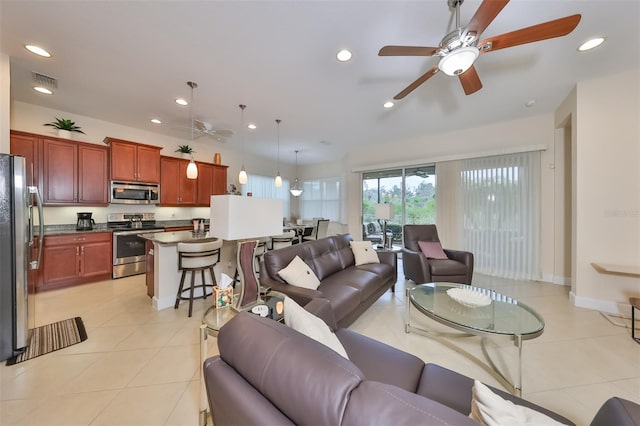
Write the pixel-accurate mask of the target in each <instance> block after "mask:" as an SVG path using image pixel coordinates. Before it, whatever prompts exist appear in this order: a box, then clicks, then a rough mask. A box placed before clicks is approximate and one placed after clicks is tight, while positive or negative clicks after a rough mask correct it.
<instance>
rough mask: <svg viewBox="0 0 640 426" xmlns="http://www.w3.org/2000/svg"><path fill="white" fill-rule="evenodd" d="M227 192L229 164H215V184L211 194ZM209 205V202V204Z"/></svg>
mask: <svg viewBox="0 0 640 426" xmlns="http://www.w3.org/2000/svg"><path fill="white" fill-rule="evenodd" d="M226 193H227V166H218V165H214V166H213V185H212V188H211V195H224V194H226ZM207 205H208V204H207Z"/></svg>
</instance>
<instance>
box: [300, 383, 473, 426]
mask: <svg viewBox="0 0 640 426" xmlns="http://www.w3.org/2000/svg"><path fill="white" fill-rule="evenodd" d="M309 424H310V423H309ZM341 424H342V425H343V426H352V425H353V426H356V425H357V426H360V425H395V426H397V425H407V426H409V425H411V426H414V425H434V426H440V425H441V426H452V425H456V426H467V425H469V426H472V425H474V426H478V423H476V422H474V421H473V420H471V419H470V418H469V417H467V416H465V415H463V414H459V413H455V412H452V411H451V409H450V408H448V407H446V406H444V405H442V404H440V403H438V402H436V401H432V400H429V399H427V398H423V397H421V396H419V395H416V394H415V393H411V392H408V391H406V390H404V389H401V388H398V387H396V386H391V385H387V384H384V383H378V382H373V381H364V382H362V384H361V385H360V386H358V388H356V389H355V390H354V391H353V392H352V393H351V397H350V400H349V404H348V405H347V409H346V411H345V413H344V419H343V421H342V423H341Z"/></svg>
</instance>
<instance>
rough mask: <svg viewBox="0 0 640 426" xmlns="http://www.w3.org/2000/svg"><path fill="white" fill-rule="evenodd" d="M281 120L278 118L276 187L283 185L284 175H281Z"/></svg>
mask: <svg viewBox="0 0 640 426" xmlns="http://www.w3.org/2000/svg"><path fill="white" fill-rule="evenodd" d="M281 121H282V120H280V119H279V118H276V124H277V126H278V173H277V174H276V188H280V187H281V186H282V176H280V122H281Z"/></svg>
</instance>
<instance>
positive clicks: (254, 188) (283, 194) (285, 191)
mask: <svg viewBox="0 0 640 426" xmlns="http://www.w3.org/2000/svg"><path fill="white" fill-rule="evenodd" d="M249 192H250V193H251V195H252V196H254V197H261V198H277V199H279V200H282V214H283V215H284V217H290V216H291V214H290V207H289V181H288V180H287V179H282V186H281V187H280V188H276V185H275V177H271V176H259V175H249V177H248V182H247V183H246V184H245V185H242V193H243V194H244V195H247V193H249ZM256 213H258V212H256Z"/></svg>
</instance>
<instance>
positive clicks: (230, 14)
mask: <svg viewBox="0 0 640 426" xmlns="http://www.w3.org/2000/svg"><path fill="white" fill-rule="evenodd" d="M479 4H480V1H478V0H467V1H466V2H465V3H464V4H463V5H462V7H461V23H462V24H463V25H464V24H466V23H467V22H468V21H469V20H470V19H471V17H472V16H473V14H474V13H475V11H476V9H477V8H478V6H479ZM0 13H1V22H0V24H1V38H0V40H1V48H2V51H3V52H4V53H6V54H8V55H9V56H10V58H11V98H12V99H15V100H19V101H23V102H27V103H32V104H37V105H42V106H45V107H48V108H54V109H57V110H62V111H67V112H70V113H75V114H81V115H85V116H89V117H94V118H97V119H101V120H105V121H109V122H114V123H118V124H122V125H127V126H131V127H135V128H142V129H146V130H149V131H153V132H157V133H163V134H167V135H170V136H178V137H184V138H185V139H188V138H190V134H189V131H188V130H184V129H178V128H177V127H176V125H179V124H182V125H187V126H188V123H189V109H188V108H185V107H178V106H177V105H176V104H175V103H174V100H175V98H177V97H187V98H188V97H189V87H188V86H187V84H186V82H187V81H195V82H196V83H198V85H199V87H198V88H197V89H196V91H195V95H194V96H195V97H194V114H195V116H196V118H199V119H203V120H206V121H209V122H212V123H213V124H214V125H215V126H216V128H218V129H231V130H233V131H234V132H235V133H236V136H235V137H233V138H232V139H231V140H229V141H228V142H227V143H228V144H230V146H237V147H238V148H239V146H240V137H239V136H238V132H239V127H240V110H239V108H238V104H240V103H244V104H247V105H248V107H247V109H246V112H245V122H246V123H248V122H255V123H256V124H257V126H258V128H257V129H256V130H254V131H247V132H245V135H246V139H245V143H246V149H247V150H249V149H251V150H252V151H254V152H255V153H256V154H258V155H263V156H267V157H273V158H275V155H276V153H275V152H276V125H275V122H274V120H275V119H276V118H280V119H282V124H281V128H280V133H281V150H282V154H281V157H282V160H283V161H286V162H293V161H294V154H293V151H294V149H300V150H301V154H300V159H299V160H300V163H305V162H321V161H331V160H336V159H339V158H341V157H342V155H344V153H345V152H348V151H349V150H350V149H353V148H355V147H362V146H366V145H372V144H379V143H390V142H393V141H394V140H401V139H406V138H411V137H414V136H418V135H424V134H428V133H431V132H443V131H447V130H448V129H452V128H465V127H475V126H479V125H482V124H484V123H491V122H496V121H503V120H509V119H515V118H519V117H526V116H529V115H538V114H542V113H546V112H550V111H553V110H554V109H555V108H556V107H557V106H558V104H559V103H560V102H561V101H562V100H563V99H564V98H565V97H566V95H567V94H568V93H569V91H570V90H571V89H572V88H573V87H574V86H575V84H576V82H578V81H582V80H588V79H591V78H594V77H598V76H602V75H606V74H611V73H615V72H619V71H623V70H626V69H630V68H639V67H640V49H639V48H638V42H639V41H640V40H639V35H638V29H639V28H640V0H627V1H612V0H603V1H595V0H592V1H568V0H566V1H560V0H557V1H550V0H549V1H546V0H537V1H533V0H531V1H527V0H513V1H511V2H510V3H509V4H508V5H507V6H506V7H505V8H504V9H503V10H502V12H501V13H500V14H499V15H498V17H497V18H496V19H495V20H494V21H493V22H492V23H491V24H490V25H489V27H488V28H487V30H486V31H485V32H484V34H483V36H482V37H480V38H481V39H482V38H486V37H490V36H494V35H498V34H502V33H505V32H509V31H513V30H516V29H519V28H523V27H527V26H530V25H534V24H537V23H540V22H544V21H549V20H552V19H556V18H560V17H564V16H567V15H572V14H575V13H581V14H582V20H581V22H580V24H579V25H578V27H577V28H576V30H575V31H574V32H573V33H571V34H569V35H568V36H566V37H563V38H557V39H552V40H546V41H542V42H537V43H533V44H528V45H523V46H517V47H512V48H509V49H505V50H500V51H496V52H492V53H491V54H487V55H482V56H480V58H478V60H477V61H476V69H477V70H478V73H479V75H480V78H481V80H482V82H483V85H484V87H483V89H482V90H480V91H479V92H477V93H475V94H473V95H470V96H465V94H464V92H463V91H462V87H461V86H460V83H459V82H458V80H457V78H453V77H448V76H446V75H444V74H443V73H439V74H437V75H435V76H434V77H433V78H432V79H431V80H429V81H428V82H426V83H425V84H424V85H422V86H421V87H420V88H418V89H417V90H416V91H414V92H413V93H411V94H410V95H408V96H407V97H406V98H405V99H404V100H402V101H399V102H397V103H396V106H395V107H394V108H392V109H389V110H386V109H384V108H383V107H382V104H383V103H384V102H385V101H387V100H389V99H391V98H392V97H393V96H394V95H395V94H397V93H398V92H399V91H400V90H402V89H403V88H404V87H406V86H407V85H408V84H409V83H411V82H412V81H413V80H415V79H416V78H417V77H418V76H420V75H421V74H422V73H424V72H425V71H426V70H427V69H429V68H430V67H432V66H433V65H435V64H436V63H437V58H425V57H409V58H405V57H379V56H377V53H378V50H379V49H380V48H381V47H382V46H384V45H387V44H398V45H419V46H420V45H422V46H437V44H438V43H439V42H440V40H441V39H442V37H443V36H444V35H445V34H446V33H447V32H449V31H451V30H452V29H453V27H454V24H455V19H454V18H453V13H452V11H450V10H449V8H448V7H447V3H446V0H426V1H395V0H388V1H344V0H343V1H304V0H297V1H256V2H249V1H102V2H94V1H42V2H36V1H29V0H19V1H7V0H1V1H0ZM595 35H603V36H605V37H607V41H606V42H605V44H604V45H603V46H601V47H599V48H597V49H595V50H593V51H590V52H587V53H578V52H577V51H576V48H577V46H578V45H579V44H580V42H582V41H584V40H586V39H587V38H589V37H591V36H595ZM26 43H33V44H37V45H40V46H42V47H44V48H46V49H48V50H49V51H50V52H51V53H52V54H53V57H52V58H49V59H43V58H40V57H36V56H35V55H33V54H31V53H29V52H27V51H26V50H25V49H24V48H23V45H24V44H26ZM342 48H348V49H350V50H352V52H353V59H352V60H351V61H350V62H348V63H339V62H338V61H336V59H335V54H336V52H337V51H338V50H340V49H342ZM33 71H36V72H39V73H42V74H45V75H48V76H51V77H55V78H56V79H57V80H58V88H57V89H56V90H55V94H54V95H52V96H45V95H40V94H38V93H36V92H34V91H33V90H32V87H33V85H34V84H33V81H32V72H33ZM529 100H535V101H536V103H535V106H534V107H531V108H526V107H525V103H526V102H527V101H529ZM153 117H158V118H160V119H161V120H163V122H164V124H163V125H160V126H159V125H153V124H151V123H150V122H149V120H150V119H151V118H153ZM78 124H80V125H81V124H82V123H78ZM211 143H212V144H216V143H220V142H217V141H215V140H214V139H211Z"/></svg>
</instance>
